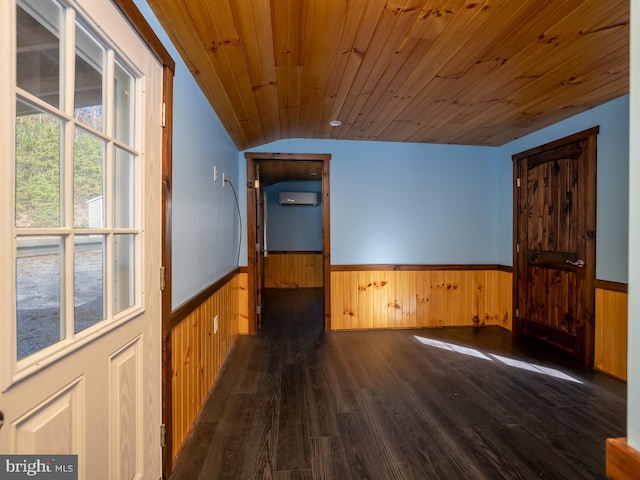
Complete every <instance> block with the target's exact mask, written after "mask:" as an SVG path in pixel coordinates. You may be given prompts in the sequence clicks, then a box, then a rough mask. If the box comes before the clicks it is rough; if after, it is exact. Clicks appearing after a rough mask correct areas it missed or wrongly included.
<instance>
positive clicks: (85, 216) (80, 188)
mask: <svg viewBox="0 0 640 480" xmlns="http://www.w3.org/2000/svg"><path fill="white" fill-rule="evenodd" d="M105 150H106V144H105V142H104V141H103V140H101V139H100V138H98V137H96V136H94V135H91V134H90V133H87V132H85V131H84V130H82V129H80V128H76V130H75V135H74V143H73V224H74V226H75V227H76V228H87V227H88V228H102V227H104V205H103V201H102V195H103V183H102V182H103V178H104V174H103V172H104V155H105Z"/></svg>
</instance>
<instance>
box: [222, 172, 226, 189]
mask: <svg viewBox="0 0 640 480" xmlns="http://www.w3.org/2000/svg"><path fill="white" fill-rule="evenodd" d="M226 183H227V177H226V176H225V174H224V172H222V187H224V186H225V185H226Z"/></svg>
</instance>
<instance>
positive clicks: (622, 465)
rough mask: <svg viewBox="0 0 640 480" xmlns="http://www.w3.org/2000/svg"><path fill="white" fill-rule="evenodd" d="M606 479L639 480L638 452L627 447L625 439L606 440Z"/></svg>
mask: <svg viewBox="0 0 640 480" xmlns="http://www.w3.org/2000/svg"><path fill="white" fill-rule="evenodd" d="M606 445H607V448H606V463H607V477H608V478H610V479H612V480H627V479H628V480H632V479H638V478H640V451H639V450H636V449H635V448H633V447H631V446H629V444H628V443H627V439H626V438H607V444H606Z"/></svg>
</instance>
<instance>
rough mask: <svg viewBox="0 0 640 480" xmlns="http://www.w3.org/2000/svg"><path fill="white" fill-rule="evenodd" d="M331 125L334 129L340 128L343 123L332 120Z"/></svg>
mask: <svg viewBox="0 0 640 480" xmlns="http://www.w3.org/2000/svg"><path fill="white" fill-rule="evenodd" d="M329 125H331V126H332V127H339V126H340V125H342V122H341V121H340V120H331V121H330V122H329Z"/></svg>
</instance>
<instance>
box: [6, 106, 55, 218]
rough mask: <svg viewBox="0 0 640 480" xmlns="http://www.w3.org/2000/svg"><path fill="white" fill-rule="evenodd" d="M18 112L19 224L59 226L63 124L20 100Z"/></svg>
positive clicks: (17, 196)
mask: <svg viewBox="0 0 640 480" xmlns="http://www.w3.org/2000/svg"><path fill="white" fill-rule="evenodd" d="M16 111H17V116H16V226H17V227H59V226H60V222H61V214H60V211H61V204H60V188H61V185H60V182H61V180H60V178H61V176H60V163H61V154H60V147H61V145H60V144H61V130H62V124H61V122H60V120H58V119H56V118H55V117H53V116H51V115H48V114H46V113H44V112H42V111H40V110H38V109H36V108H35V107H33V106H32V105H31V104H29V103H26V102H23V101H20V100H18V101H17V105H16Z"/></svg>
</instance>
